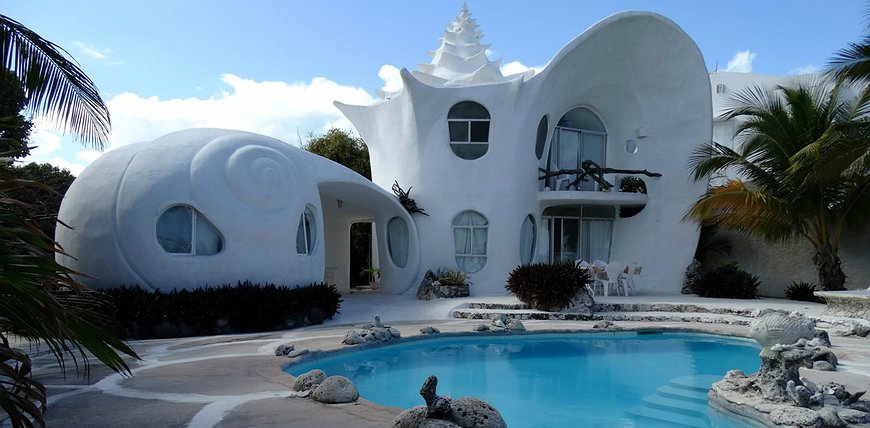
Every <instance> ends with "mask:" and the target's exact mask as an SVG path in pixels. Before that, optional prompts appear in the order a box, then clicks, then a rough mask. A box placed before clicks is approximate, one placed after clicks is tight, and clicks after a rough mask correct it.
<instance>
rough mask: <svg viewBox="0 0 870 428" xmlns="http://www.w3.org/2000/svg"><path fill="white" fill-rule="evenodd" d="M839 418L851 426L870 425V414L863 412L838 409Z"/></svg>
mask: <svg viewBox="0 0 870 428" xmlns="http://www.w3.org/2000/svg"><path fill="white" fill-rule="evenodd" d="M837 416H839V417H840V419H842V420H843V421H844V422H846V423H849V424H866V423H870V413H866V412H862V411H859V410H854V409H838V410H837Z"/></svg>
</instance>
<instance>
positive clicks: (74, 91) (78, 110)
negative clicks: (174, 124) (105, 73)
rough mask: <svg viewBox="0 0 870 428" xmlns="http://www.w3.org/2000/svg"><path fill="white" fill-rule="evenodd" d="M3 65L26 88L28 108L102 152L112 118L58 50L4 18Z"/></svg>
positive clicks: (0, 25) (0, 29) (0, 20)
mask: <svg viewBox="0 0 870 428" xmlns="http://www.w3.org/2000/svg"><path fill="white" fill-rule="evenodd" d="M0 55H2V57H0V66H2V67H3V69H5V70H9V71H11V72H12V73H14V75H15V77H17V78H18V80H20V81H21V82H23V83H24V89H25V91H26V93H27V101H28V104H27V106H28V109H29V110H30V111H31V112H33V113H34V114H35V115H36V116H42V117H45V118H47V119H49V120H50V121H52V122H53V123H54V124H56V125H57V126H58V128H60V129H62V130H63V131H64V132H67V133H71V134H74V135H76V136H78V137H80V138H81V140H82V142H83V143H84V144H85V145H87V146H90V147H94V148H97V149H102V148H103V146H104V144H105V143H106V141H107V140H108V138H109V131H110V129H111V118H110V117H109V109H108V108H107V107H106V105H105V103H103V99H102V97H100V92H99V91H98V90H97V87H96V85H94V82H93V81H91V79H90V78H89V77H88V76H87V75H86V74H85V73H84V72H83V71H82V70H81V69H80V68H79V67H78V66H76V64H75V63H74V62H73V61H72V60H70V59H69V58H67V55H68V54H67V52H66V51H65V50H63V48H61V47H60V46H58V45H56V44H54V43H52V42H50V41H48V40H45V39H43V38H42V37H40V36H39V34H36V33H34V32H33V31H31V30H30V29H28V28H27V27H25V26H23V25H21V24H20V23H19V22H18V21H15V20H14V19H11V18H9V17H6V16H4V15H0Z"/></svg>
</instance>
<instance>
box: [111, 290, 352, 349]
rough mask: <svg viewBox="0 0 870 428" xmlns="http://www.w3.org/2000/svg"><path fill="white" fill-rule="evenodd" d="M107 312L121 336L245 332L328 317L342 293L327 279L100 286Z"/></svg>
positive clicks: (146, 336) (311, 321)
mask: <svg viewBox="0 0 870 428" xmlns="http://www.w3.org/2000/svg"><path fill="white" fill-rule="evenodd" d="M103 294H105V295H106V296H107V297H108V299H109V301H110V302H111V303H112V305H111V306H110V307H109V308H108V310H107V311H106V315H108V316H110V317H112V318H114V319H115V321H116V325H117V328H118V333H119V334H120V335H121V336H122V337H128V338H133V339H150V338H154V337H180V336H196V335H208V334H218V333H248V332H256V331H269V330H279V329H285V328H291V327H300V326H305V325H311V324H320V323H322V322H323V320H324V319H331V318H332V317H333V316H334V315H335V314H336V313H337V312H338V308H339V306H340V304H341V294H340V293H339V292H338V291H337V290H336V289H335V286H333V285H328V284H326V283H321V284H310V285H307V286H304V287H300V286H297V287H293V288H291V287H286V286H277V285H274V284H266V285H260V284H256V285H255V284H251V283H250V282H249V281H245V282H239V283H238V284H237V285H236V286H231V285H224V286H220V287H207V288H197V289H195V290H193V291H187V290H182V291H177V290H173V291H171V292H169V293H162V292H160V291H157V292H153V293H152V292H148V291H145V290H143V289H141V288H139V287H137V286H133V287H121V288H117V289H109V290H103Z"/></svg>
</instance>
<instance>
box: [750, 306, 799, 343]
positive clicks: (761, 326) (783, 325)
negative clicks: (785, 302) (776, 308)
mask: <svg viewBox="0 0 870 428" xmlns="http://www.w3.org/2000/svg"><path fill="white" fill-rule="evenodd" d="M814 330H815V323H814V322H813V321H812V320H808V319H806V318H803V317H790V316H788V315H786V314H783V313H782V312H770V313H767V314H764V315H762V316H761V317H759V318H758V319H756V320H755V321H753V322H752V324H750V325H749V335H750V336H752V338H753V339H755V340H756V341H757V342H758V343H759V344H760V345H761V348H762V353H764V352H765V351H769V350H770V348H771V347H772V346H773V345H776V344H781V345H792V344H795V343H797V341H798V340H800V339H802V338H803V339H807V340H812V338H813V331H814Z"/></svg>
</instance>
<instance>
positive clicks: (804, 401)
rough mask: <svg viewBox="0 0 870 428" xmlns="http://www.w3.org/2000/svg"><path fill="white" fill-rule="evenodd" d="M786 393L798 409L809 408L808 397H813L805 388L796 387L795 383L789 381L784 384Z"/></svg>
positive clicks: (801, 386)
mask: <svg viewBox="0 0 870 428" xmlns="http://www.w3.org/2000/svg"><path fill="white" fill-rule="evenodd" d="M785 389H786V392H788V396H789V397H790V398H791V399H792V401H794V403H795V405H797V406H798V407H810V397H811V396H812V395H813V393H812V392H810V390H809V389H807V387H805V386H803V385H796V384H795V381H793V380H790V381H788V383H787V384H786V388H785Z"/></svg>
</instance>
